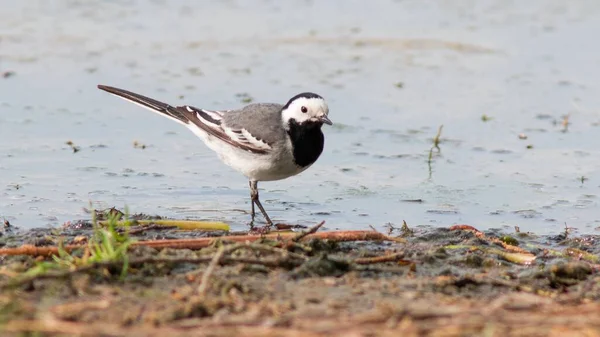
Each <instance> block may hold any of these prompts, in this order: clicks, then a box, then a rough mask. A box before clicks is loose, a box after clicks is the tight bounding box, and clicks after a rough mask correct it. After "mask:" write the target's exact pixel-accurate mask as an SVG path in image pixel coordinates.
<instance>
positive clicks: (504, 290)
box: [0, 222, 600, 336]
mask: <svg viewBox="0 0 600 337" xmlns="http://www.w3.org/2000/svg"><path fill="white" fill-rule="evenodd" d="M89 225H90V224H89V223H86V222H79V223H75V225H74V224H69V226H66V227H65V228H61V229H53V230H49V229H43V230H42V229H36V230H25V231H20V230H19V229H17V228H11V227H5V228H4V232H3V233H2V236H1V237H0V248H3V249H7V248H11V247H13V248H14V247H19V246H21V245H23V244H31V245H34V246H40V247H52V246H55V245H57V244H58V243H59V242H60V243H62V244H70V243H77V242H79V243H81V242H82V241H87V240H91V241H93V240H94V235H95V231H97V230H94V229H92V228H90V227H89ZM306 230H308V229H305V230H304V231H306ZM367 230H368V229H367ZM117 232H119V231H118V230H117ZM120 232H121V234H123V233H124V232H123V231H122V230H121V231H120ZM129 232H130V233H132V234H130V236H128V237H127V238H126V239H127V240H128V241H131V242H134V241H135V242H143V241H145V242H148V240H150V241H151V240H155V241H156V240H162V241H165V240H172V239H178V238H181V237H186V238H194V237H196V238H202V237H207V236H212V237H213V241H211V244H210V245H208V246H207V247H206V248H202V249H194V250H191V249H173V248H162V249H155V248H149V247H144V246H133V247H129V249H128V251H127V252H126V253H125V255H123V256H126V257H127V258H126V259H127V264H128V265H127V266H124V265H123V259H122V258H121V259H118V258H117V259H114V260H111V261H106V262H100V263H98V262H95V263H91V262H87V264H85V263H82V262H81V261H82V260H81V259H83V258H85V254H86V252H85V248H82V249H78V250H74V251H73V252H71V253H69V255H68V256H69V257H65V256H63V255H61V256H60V257H59V258H54V259H53V258H51V257H40V256H37V257H36V256H23V255H21V256H2V257H0V271H1V272H0V287H2V293H1V295H0V313H1V315H0V317H1V322H0V323H1V325H0V330H2V331H3V335H6V336H23V335H26V333H28V332H32V333H40V334H41V335H50V336H71V335H81V336H85V335H94V336H96V335H98V336H162V335H166V334H169V335H171V336H188V335H189V336H192V335H193V336H232V335H246V336H300V335H301V336H330V335H335V334H337V335H345V336H391V335H398V334H399V333H401V334H402V335H405V336H421V335H430V336H471V335H486V336H548V335H557V336H558V335H560V336H564V335H586V336H591V335H594V333H595V331H597V329H600V316H598V315H597V312H598V311H599V310H600V302H599V301H598V299H599V298H600V286H599V284H600V277H599V276H598V271H599V270H600V268H599V265H598V264H597V262H598V261H597V260H598V253H599V252H598V250H599V248H598V245H597V244H596V240H597V239H598V238H597V237H594V236H583V237H578V236H576V235H574V234H573V233H570V232H568V231H565V233H563V234H561V235H557V236H553V237H542V236H536V235H534V234H532V233H522V232H513V233H501V232H499V231H487V232H480V231H478V230H476V229H475V228H473V227H471V226H466V225H463V226H453V227H451V228H429V227H416V228H409V227H408V226H404V227H403V228H390V230H389V232H388V233H381V235H382V236H383V237H385V238H389V240H388V239H385V240H375V241H350V242H337V241H338V240H336V239H335V238H333V239H329V240H322V239H318V238H311V237H308V236H305V237H301V238H300V239H299V240H295V241H294V240H292V239H293V238H298V237H299V235H302V234H301V233H302V230H300V231H299V233H295V234H289V233H287V234H286V235H288V236H289V235H292V239H286V237H284V234H283V233H284V232H281V233H282V234H280V235H279V236H280V237H279V238H277V237H274V236H268V237H267V236H264V237H262V238H261V236H260V235H254V236H253V237H255V238H256V241H254V242H250V241H247V242H241V243H240V242H238V243H228V242H227V240H220V239H219V237H220V235H223V234H225V233H224V232H210V233H208V232H200V231H189V230H186V231H183V230H178V229H174V228H166V229H165V228H156V227H151V226H132V227H131V228H129V229H128V233H129ZM320 232H328V231H327V230H326V229H322V228H320V229H319V232H317V233H320ZM340 233H341V232H340ZM96 234H97V233H96ZM237 234H239V235H242V234H243V233H237ZM123 235H124V234H123ZM87 242H88V243H89V242H90V241H87ZM115 242H116V241H115ZM117 246H118V244H117ZM117 246H116V247H117ZM82 247H89V245H85V244H84V245H83V246H82ZM117 249H118V247H117ZM63 254H64V253H63ZM92 256H93V253H92ZM88 257H89V256H88ZM68 259H71V260H69V261H71V263H72V265H71V266H69V267H65V268H63V267H60V268H59V267H57V266H56V265H52V264H53V263H56V261H65V260H68ZM78 259H79V260H78ZM53 261H54V262H53ZM44 263H46V264H47V269H46V270H44V271H42V272H40V271H39V270H38V269H39V268H40V266H41V265H43V264H44ZM51 265H52V267H50V266H51ZM35 268H38V269H35ZM124 268H125V269H126V273H124V272H123V270H124ZM32 270H34V271H35V272H32Z"/></svg>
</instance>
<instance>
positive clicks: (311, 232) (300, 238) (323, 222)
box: [292, 221, 325, 242]
mask: <svg viewBox="0 0 600 337" xmlns="http://www.w3.org/2000/svg"><path fill="white" fill-rule="evenodd" d="M324 224H325V221H321V222H320V223H319V224H317V225H316V226H313V227H312V228H311V229H309V230H307V231H302V233H299V234H298V235H296V236H294V237H293V238H292V242H298V241H300V240H302V239H303V238H304V237H306V236H307V235H310V234H313V233H316V232H317V231H318V230H319V228H321V227H322V226H323V225H324Z"/></svg>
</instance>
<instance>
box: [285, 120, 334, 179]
mask: <svg viewBox="0 0 600 337" xmlns="http://www.w3.org/2000/svg"><path fill="white" fill-rule="evenodd" d="M288 125H289V127H290V129H289V130H288V132H287V133H288V135H289V136H290V138H291V140H292V148H293V149H294V162H295V163H296V165H298V166H300V167H306V166H308V165H311V164H312V163H314V162H315V161H317V158H319V156H320V155H321V152H323V144H324V143H325V137H323V132H321V126H322V125H323V124H322V123H318V122H304V123H302V124H299V123H298V122H296V120H294V119H291V120H290V121H289V124H288Z"/></svg>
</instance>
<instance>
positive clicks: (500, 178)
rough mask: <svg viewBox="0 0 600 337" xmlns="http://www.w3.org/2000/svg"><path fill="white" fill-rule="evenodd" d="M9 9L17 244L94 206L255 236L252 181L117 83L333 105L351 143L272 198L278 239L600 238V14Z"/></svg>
mask: <svg viewBox="0 0 600 337" xmlns="http://www.w3.org/2000/svg"><path fill="white" fill-rule="evenodd" d="M0 6H1V7H2V11H1V12H0V22H1V24H0V72H1V73H2V74H3V77H2V78H0V217H4V218H6V219H8V220H9V221H11V223H13V224H15V225H18V226H22V227H25V228H31V227H39V226H48V225H52V226H55V225H60V224H62V223H64V222H65V221H68V220H74V219H79V218H85V217H87V215H86V214H85V213H84V212H83V210H82V209H83V207H88V205H89V203H90V202H91V203H92V204H93V206H94V207H109V206H117V207H123V206H125V205H127V206H128V207H129V209H130V210H131V211H132V212H136V213H137V212H144V213H152V214H160V215H164V216H169V217H175V218H194V219H219V220H224V221H226V222H229V223H231V224H232V225H233V226H234V228H236V229H243V228H245V227H244V226H245V225H246V223H247V222H248V220H249V215H248V210H249V198H248V195H249V192H248V189H247V182H246V180H245V178H244V177H242V176H241V175H239V174H238V173H237V172H235V171H233V170H231V169H229V168H228V167H226V166H224V165H223V164H221V163H220V162H219V161H218V159H216V156H215V155H214V154H213V153H212V152H211V151H210V150H209V149H208V148H206V147H205V146H204V145H203V144H202V143H201V142H200V140H199V139H197V138H196V137H195V136H194V135H193V134H192V133H190V132H189V131H188V130H186V129H184V128H182V127H181V126H179V125H177V124H176V123H173V122H170V121H168V120H167V119H165V118H161V117H160V116H157V115H155V114H151V113H149V112H147V111H146V110H143V109H141V108H139V107H137V106H135V105H133V104H128V103H126V102H124V101H122V100H118V99H116V98H115V97H113V96H110V95H108V94H106V93H104V92H101V91H99V90H97V89H96V85H97V84H99V83H101V84H107V85H113V86H117V87H122V88H125V89H130V90H132V91H136V92H139V93H142V94H145V95H148V96H151V97H155V98H157V99H160V100H163V101H166V102H169V103H172V104H191V105H195V106H198V107H205V108H212V109H227V108H235V107H240V106H242V105H243V104H245V103H244V102H247V101H248V100H254V101H269V102H279V103H285V102H286V101H287V100H288V99H289V98H290V97H292V96H293V95H295V94H297V93H299V92H302V91H314V92H317V93H319V94H321V95H322V96H324V97H325V98H326V99H327V100H328V102H329V106H330V111H331V114H330V117H331V119H332V120H333V121H334V122H335V125H334V126H333V127H327V126H326V127H325V128H324V131H325V134H326V147H325V151H324V153H323V155H322V157H321V158H320V159H319V160H318V162H317V163H316V164H315V165H313V167H311V168H310V169H309V170H307V171H305V172H304V173H303V174H301V175H299V176H296V177H293V178H290V179H287V180H284V181H278V182H266V183H262V184H259V187H260V188H261V198H262V199H263V203H264V204H265V206H266V208H267V210H268V211H269V213H270V214H271V216H272V217H273V218H274V219H275V220H277V221H284V222H289V223H301V224H312V223H315V222H317V221H320V220H326V221H327V227H328V228H330V229H334V228H341V229H363V228H365V227H367V226H368V225H372V226H374V227H375V228H378V229H382V228H383V227H384V225H386V224H387V223H393V224H396V225H399V224H401V223H402V220H406V221H407V222H408V224H409V225H411V226H416V225H433V226H449V225H452V224H457V223H467V224H471V225H473V226H476V227H478V228H480V229H485V228H499V227H511V228H512V227H513V226H519V227H520V228H521V230H522V231H533V232H536V233H556V232H559V231H562V230H563V228H564V226H565V224H566V225H567V226H569V227H573V228H576V229H578V230H579V231H580V232H595V231H597V230H596V227H598V226H600V217H599V216H598V214H600V213H599V205H598V190H599V185H600V182H599V181H600V179H599V178H600V177H599V175H598V168H599V167H600V151H599V150H598V146H597V145H598V144H600V133H599V131H600V129H599V127H600V95H598V92H599V89H600V88H599V84H598V78H600V58H599V57H598V56H599V55H600V45H599V44H597V43H594V41H596V39H597V37H596V36H595V33H594V32H598V31H600V3H597V2H594V1H571V2H568V3H567V2H564V1H541V0H539V1H528V2H510V1H503V0H497V1H492V0H486V1H477V2H473V1H452V2H448V1H376V2H375V1H374V2H369V4H368V5H366V2H364V1H342V0H340V1H327V2H317V1H288V2H276V1H258V0H257V1H204V2H194V1H152V2H137V1H63V2H48V1H27V2H15V1H8V0H2V1H0ZM566 115H568V116H569V119H568V122H569V123H568V124H566V127H565V123H564V116H566ZM440 125H443V126H444V127H443V132H442V137H441V143H440V149H441V152H440V153H434V155H433V156H432V158H431V160H429V151H430V148H431V146H432V139H433V137H434V136H435V134H436V132H437V129H438V127H439V126H440ZM68 141H72V142H73V144H74V146H77V147H78V149H79V151H77V152H75V153H74V151H73V150H72V147H71V146H69V145H67V144H66V142H68ZM134 142H137V143H138V146H137V147H136V146H134ZM139 145H144V146H139Z"/></svg>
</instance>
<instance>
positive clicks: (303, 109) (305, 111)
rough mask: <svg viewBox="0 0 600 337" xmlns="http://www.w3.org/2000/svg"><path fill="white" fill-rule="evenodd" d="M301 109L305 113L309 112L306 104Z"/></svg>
mask: <svg viewBox="0 0 600 337" xmlns="http://www.w3.org/2000/svg"><path fill="white" fill-rule="evenodd" d="M300 111H302V112H304V113H307V112H308V109H307V108H306V107H305V106H303V107H301V108H300Z"/></svg>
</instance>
